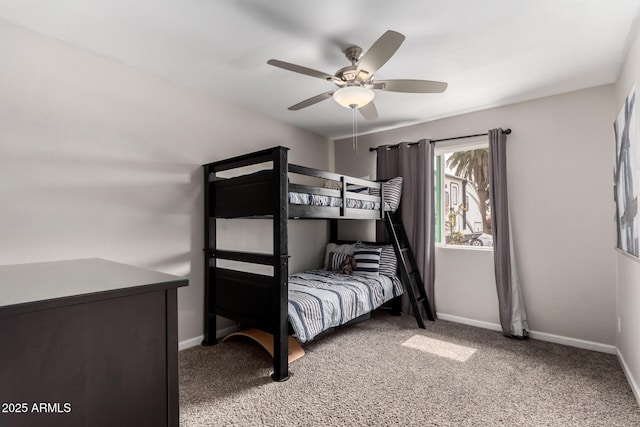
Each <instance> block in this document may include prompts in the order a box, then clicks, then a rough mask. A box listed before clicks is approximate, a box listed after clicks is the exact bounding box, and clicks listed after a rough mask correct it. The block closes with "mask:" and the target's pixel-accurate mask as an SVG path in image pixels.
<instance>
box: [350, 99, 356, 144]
mask: <svg viewBox="0 0 640 427" xmlns="http://www.w3.org/2000/svg"><path fill="white" fill-rule="evenodd" d="M350 107H351V111H352V112H353V129H352V130H353V151H355V152H356V154H358V111H357V110H358V108H357V105H355V104H352V105H350Z"/></svg>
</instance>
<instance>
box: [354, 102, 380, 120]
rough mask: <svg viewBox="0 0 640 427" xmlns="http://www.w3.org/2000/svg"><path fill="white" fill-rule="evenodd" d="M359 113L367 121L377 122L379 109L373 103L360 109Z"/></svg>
mask: <svg viewBox="0 0 640 427" xmlns="http://www.w3.org/2000/svg"><path fill="white" fill-rule="evenodd" d="M358 111H360V114H362V117H364V118H365V120H376V119H377V118H378V109H377V108H376V104H374V103H373V101H371V102H369V103H368V104H367V105H365V106H364V107H360V108H358Z"/></svg>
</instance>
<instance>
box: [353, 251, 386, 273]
mask: <svg viewBox="0 0 640 427" xmlns="http://www.w3.org/2000/svg"><path fill="white" fill-rule="evenodd" d="M381 252H382V248H372V247H366V248H359V249H358V248H356V250H355V251H354V252H353V259H355V261H356V269H355V270H354V271H353V274H360V275H363V276H379V275H380V273H379V271H380V253H381Z"/></svg>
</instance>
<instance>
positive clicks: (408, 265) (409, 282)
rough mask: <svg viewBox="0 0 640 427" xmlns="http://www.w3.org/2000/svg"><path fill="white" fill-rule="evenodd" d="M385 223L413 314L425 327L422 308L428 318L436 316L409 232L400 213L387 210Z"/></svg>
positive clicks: (421, 326) (422, 326)
mask: <svg viewBox="0 0 640 427" xmlns="http://www.w3.org/2000/svg"><path fill="white" fill-rule="evenodd" d="M384 223H385V225H386V226H387V231H388V232H389V237H390V238H391V243H392V244H393V249H394V250H395V253H396V257H397V258H398V269H399V270H400V281H401V282H402V285H403V286H404V288H405V290H406V292H407V294H408V295H409V301H410V302H411V308H412V309H413V314H414V316H415V318H416V321H417V322H418V326H419V327H420V328H422V329H425V324H424V319H423V318H422V310H424V312H425V313H426V316H427V319H429V320H435V318H434V317H433V313H432V312H431V307H430V306H429V300H428V298H427V293H426V291H425V289H424V283H423V282H422V278H421V277H420V272H419V271H418V266H417V264H416V259H415V257H414V256H413V251H412V250H411V246H410V245H409V239H408V238H407V233H406V232H405V230H404V226H403V225H402V222H401V221H400V218H399V216H398V215H395V214H392V213H391V212H385V214H384Z"/></svg>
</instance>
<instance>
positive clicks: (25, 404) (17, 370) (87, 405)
mask: <svg viewBox="0 0 640 427" xmlns="http://www.w3.org/2000/svg"><path fill="white" fill-rule="evenodd" d="M187 284H188V281H187V279H185V278H182V277H178V276H173V275H169V274H164V273H159V272H156V271H151V270H146V269H141V268H137V267H133V266H129V265H125V264H120V263H116V262H112V261H106V260H103V259H80V260H70V261H59V262H45V263H34V264H20V265H8V266H0V426H3V427H13V426H47V427H49V426H65V427H68V426H109V427H114V426H119V427H123V426H135V427H143V426H153V427H156V426H177V425H178V422H179V411H178V360H177V359H178V343H177V341H178V332H177V288H178V287H180V286H186V285H187Z"/></svg>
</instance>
